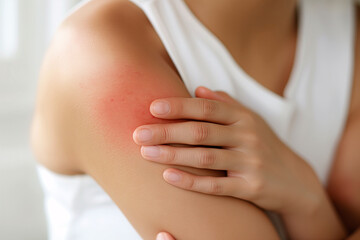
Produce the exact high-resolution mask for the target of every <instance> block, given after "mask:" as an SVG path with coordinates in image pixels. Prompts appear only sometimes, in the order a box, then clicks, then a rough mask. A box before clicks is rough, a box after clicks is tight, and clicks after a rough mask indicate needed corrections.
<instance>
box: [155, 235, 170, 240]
mask: <svg viewBox="0 0 360 240" xmlns="http://www.w3.org/2000/svg"><path fill="white" fill-rule="evenodd" d="M167 239H168V238H167V237H166V235H165V233H159V234H158V235H157V236H156V240H167Z"/></svg>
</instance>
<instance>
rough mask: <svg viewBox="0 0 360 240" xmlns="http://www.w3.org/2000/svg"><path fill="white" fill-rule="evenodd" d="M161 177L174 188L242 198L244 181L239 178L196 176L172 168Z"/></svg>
mask: <svg viewBox="0 0 360 240" xmlns="http://www.w3.org/2000/svg"><path fill="white" fill-rule="evenodd" d="M163 177H164V179H165V181H166V182H168V183H169V184H171V185H173V186H175V187H179V188H182V189H185V190H189V191H194V192H200V193H205V194H211V195H219V196H234V197H240V198H241V197H243V196H242V195H241V194H239V192H240V191H242V190H243V189H244V188H245V187H246V183H245V181H244V180H242V179H241V178H232V177H209V176H197V175H194V174H190V173H187V172H183V171H180V170H178V169H174V168H170V169H167V170H165V171H164V173H163ZM243 192H245V191H243Z"/></svg>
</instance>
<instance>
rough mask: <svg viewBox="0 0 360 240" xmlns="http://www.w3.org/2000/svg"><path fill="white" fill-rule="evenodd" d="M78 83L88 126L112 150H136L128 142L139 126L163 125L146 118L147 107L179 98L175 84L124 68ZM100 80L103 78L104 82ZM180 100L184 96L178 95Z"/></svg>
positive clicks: (161, 121)
mask: <svg viewBox="0 0 360 240" xmlns="http://www.w3.org/2000/svg"><path fill="white" fill-rule="evenodd" d="M99 75H101V78H102V79H99V77H96V76H94V78H93V79H92V80H91V79H90V80H89V79H87V80H86V81H82V82H80V83H79V91H82V92H83V93H84V94H83V95H84V96H85V99H84V100H83V101H85V103H84V104H86V105H87V109H88V111H89V113H90V116H91V119H90V121H91V122H92V125H93V124H95V126H96V128H97V130H99V131H100V133H101V134H102V135H104V140H105V141H107V142H108V143H110V144H111V145H115V146H116V147H120V148H122V147H126V148H127V147H136V146H137V145H136V144H135V143H134V141H133V139H132V135H133V132H134V130H135V129H136V128H137V127H139V126H140V125H145V124H152V123H167V122H171V121H169V120H162V119H159V118H155V117H154V116H152V115H151V114H150V104H151V102H152V101H154V100H155V99H159V98H165V97H181V95H179V92H180V91H179V83H176V82H174V83H172V82H170V81H169V80H164V79H160V78H158V77H156V76H155V75H156V74H152V75H151V74H149V71H146V72H145V71H139V70H137V68H134V67H131V66H125V67H122V68H121V69H119V68H116V69H115V70H111V69H110V70H109V71H107V72H106V73H105V74H104V73H102V74H99ZM104 76H106V77H105V78H104ZM182 96H184V94H183V95H182Z"/></svg>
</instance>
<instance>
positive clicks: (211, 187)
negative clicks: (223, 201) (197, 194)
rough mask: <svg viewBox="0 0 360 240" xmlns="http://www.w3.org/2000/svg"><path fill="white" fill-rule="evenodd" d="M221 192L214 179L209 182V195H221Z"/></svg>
mask: <svg viewBox="0 0 360 240" xmlns="http://www.w3.org/2000/svg"><path fill="white" fill-rule="evenodd" d="M222 192H223V188H222V186H221V185H220V184H219V183H218V182H216V181H215V180H214V179H211V180H209V193H210V194H215V195H218V194H221V193H222Z"/></svg>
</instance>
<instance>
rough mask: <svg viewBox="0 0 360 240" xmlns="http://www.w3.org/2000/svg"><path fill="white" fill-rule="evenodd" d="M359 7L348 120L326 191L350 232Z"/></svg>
mask: <svg viewBox="0 0 360 240" xmlns="http://www.w3.org/2000/svg"><path fill="white" fill-rule="evenodd" d="M359 10H360V7H358V16H357V18H358V19H357V22H358V24H357V38H356V48H355V49H356V50H355V64H354V80H353V86H352V93H351V98H350V107H349V116H348V120H347V123H346V126H345V129H344V132H343V136H342V138H341V140H340V143H339V146H338V149H337V154H336V158H335V160H334V164H333V167H332V172H331V174H330V178H329V182H328V190H329V193H330V195H331V197H332V199H333V201H334V202H335V204H336V207H337V208H338V209H339V211H340V213H341V215H342V216H343V218H344V220H345V223H346V224H347V225H348V227H349V228H350V229H354V228H356V227H358V226H360V175H359V172H360V149H359V142H360V14H359V12H360V11H359Z"/></svg>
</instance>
